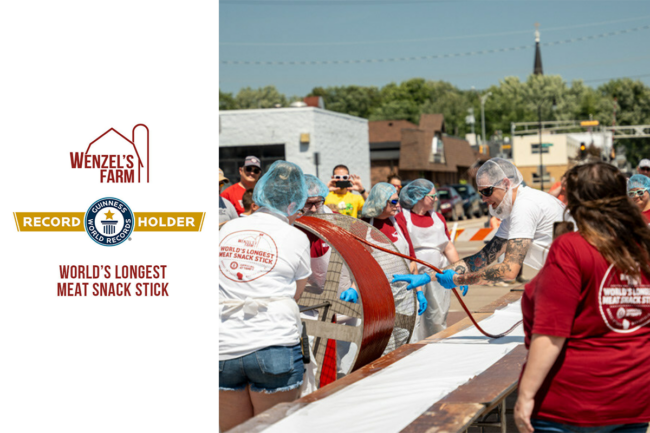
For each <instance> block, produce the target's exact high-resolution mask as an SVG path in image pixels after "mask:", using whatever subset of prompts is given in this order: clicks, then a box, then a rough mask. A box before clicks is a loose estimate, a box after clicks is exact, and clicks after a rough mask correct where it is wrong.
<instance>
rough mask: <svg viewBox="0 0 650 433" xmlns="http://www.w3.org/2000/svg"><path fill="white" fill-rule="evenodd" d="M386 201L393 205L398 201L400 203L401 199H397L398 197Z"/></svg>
mask: <svg viewBox="0 0 650 433" xmlns="http://www.w3.org/2000/svg"><path fill="white" fill-rule="evenodd" d="M386 203H390V204H392V205H396V204H397V203H399V200H397V199H396V200H388V201H387V202H386Z"/></svg>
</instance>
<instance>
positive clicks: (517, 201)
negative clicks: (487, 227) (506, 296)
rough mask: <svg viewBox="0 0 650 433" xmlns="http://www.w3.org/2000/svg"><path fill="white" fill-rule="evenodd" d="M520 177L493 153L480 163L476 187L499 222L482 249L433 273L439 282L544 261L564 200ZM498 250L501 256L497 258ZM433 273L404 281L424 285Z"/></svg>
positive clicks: (504, 272) (466, 280)
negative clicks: (523, 183) (493, 234)
mask: <svg viewBox="0 0 650 433" xmlns="http://www.w3.org/2000/svg"><path fill="white" fill-rule="evenodd" d="M522 181H523V178H522V175H521V173H520V172H519V170H517V167H515V166H514V164H512V163H511V162H509V161H507V160H505V159H501V158H492V159H491V160H489V161H488V162H486V163H485V164H483V165H482V166H481V168H479V170H478V172H477V173H476V183H477V185H478V191H479V193H480V194H481V196H482V199H483V201H484V202H485V203H486V204H488V206H489V210H490V214H491V215H492V216H495V217H497V218H499V219H500V220H501V225H500V226H499V229H498V230H497V233H496V235H495V236H494V238H492V240H491V241H490V242H488V243H487V244H486V245H485V247H483V249H482V250H481V251H479V252H478V253H476V254H474V255H472V256H469V257H465V258H464V259H462V260H460V261H458V262H456V263H454V264H452V265H450V266H448V267H447V269H446V270H444V272H443V273H442V274H435V276H436V279H437V280H438V282H439V283H440V284H441V285H442V286H443V287H445V288H446V289H451V288H454V287H457V286H465V285H489V284H495V283H499V282H503V281H512V280H514V279H515V278H516V277H517V274H518V273H519V271H520V270H521V268H522V267H523V265H524V263H525V264H527V265H528V266H530V267H532V268H535V269H541V267H542V266H543V265H544V262H545V260H546V254H547V252H548V248H549V247H550V245H551V242H552V241H553V226H554V223H555V222H556V221H563V219H564V205H563V204H562V203H561V202H560V201H559V200H558V199H556V198H555V197H553V196H552V195H550V194H547V193H545V192H543V191H540V190H537V189H533V188H529V187H526V186H523V185H522V184H521V183H522ZM502 254H505V257H504V260H503V262H502V263H498V262H497V258H498V257H500V256H501V255H502ZM432 275H433V274H432ZM432 275H429V274H420V275H412V276H408V281H409V282H410V284H409V286H413V287H418V286H420V285H423V284H427V283H428V282H429V281H431V277H432ZM396 277H397V276H396ZM402 280H404V279H402ZM404 281H406V280H404ZM463 294H464V293H463Z"/></svg>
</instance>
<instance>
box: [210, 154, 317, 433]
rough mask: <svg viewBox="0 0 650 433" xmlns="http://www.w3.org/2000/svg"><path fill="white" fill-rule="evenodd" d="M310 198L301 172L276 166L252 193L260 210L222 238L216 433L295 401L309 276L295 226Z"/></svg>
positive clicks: (303, 240)
mask: <svg viewBox="0 0 650 433" xmlns="http://www.w3.org/2000/svg"><path fill="white" fill-rule="evenodd" d="M307 194H308V193H307V188H306V185H305V178H304V176H303V173H302V170H301V169H300V167H298V166H297V165H295V164H292V163H289V162H286V161H276V162H275V163H273V165H271V167H270V168H269V170H268V172H267V173H266V174H265V175H264V176H263V177H262V178H261V179H260V180H259V182H257V184H256V185H255V190H254V193H253V201H255V203H257V204H258V205H259V206H260V209H259V210H258V211H257V212H255V213H254V214H252V215H251V216H249V217H246V218H240V219H235V220H231V221H229V222H228V223H227V224H226V225H225V226H224V227H223V228H222V229H221V231H220V233H219V235H220V238H221V240H220V242H219V270H220V278H219V307H220V308H219V313H220V320H221V324H220V327H219V425H220V429H221V431H227V430H230V429H231V428H233V427H235V426H236V425H239V424H241V423H242V422H244V421H246V420H247V419H249V418H251V417H253V416H255V415H257V414H259V413H261V412H264V411H265V410H267V409H269V408H271V407H273V406H274V405H276V404H278V403H281V402H290V401H293V400H295V399H296V398H297V397H298V395H299V393H300V387H301V385H302V383H303V374H304V372H305V366H304V365H303V360H302V359H303V358H302V352H301V347H300V332H301V329H302V326H301V322H300V313H299V310H298V304H297V303H296V300H297V299H298V298H299V297H300V295H301V293H302V291H303V290H304V288H305V285H306V284H307V279H308V278H309V276H310V275H311V269H310V257H309V241H308V239H307V236H305V234H304V233H302V232H301V231H300V230H298V229H297V228H295V227H293V223H294V221H295V220H296V218H297V217H298V214H299V211H300V210H302V208H303V207H304V206H305V201H306V200H307Z"/></svg>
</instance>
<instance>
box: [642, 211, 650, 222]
mask: <svg viewBox="0 0 650 433" xmlns="http://www.w3.org/2000/svg"><path fill="white" fill-rule="evenodd" d="M641 213H642V214H643V217H644V218H645V222H647V223H648V224H650V209H648V210H644V211H643V212H641Z"/></svg>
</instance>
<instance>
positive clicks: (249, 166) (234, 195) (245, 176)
mask: <svg viewBox="0 0 650 433" xmlns="http://www.w3.org/2000/svg"><path fill="white" fill-rule="evenodd" d="M261 174H262V165H261V164H260V159H259V158H257V157H255V156H247V157H246V160H245V161H244V166H243V167H239V176H240V177H239V182H237V183H236V184H234V185H232V186H230V187H228V188H226V190H225V191H224V192H222V193H221V197H223V198H225V199H226V200H228V201H230V202H231V203H232V204H233V206H235V209H236V210H237V215H241V214H242V213H244V212H245V209H244V203H243V202H242V198H243V197H244V193H245V192H246V190H247V189H255V185H256V184H257V181H258V180H259V179H260V176H261Z"/></svg>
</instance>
